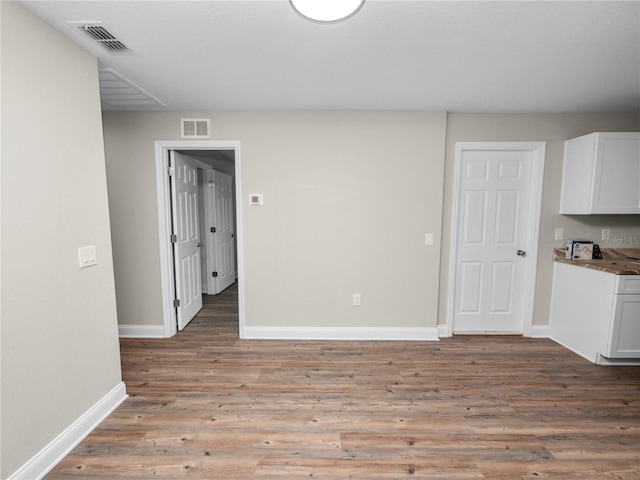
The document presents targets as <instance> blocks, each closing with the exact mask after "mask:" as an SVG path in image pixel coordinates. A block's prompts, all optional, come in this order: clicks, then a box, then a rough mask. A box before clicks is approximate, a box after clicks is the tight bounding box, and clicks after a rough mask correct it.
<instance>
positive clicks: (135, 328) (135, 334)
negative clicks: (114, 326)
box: [118, 325, 166, 338]
mask: <svg viewBox="0 0 640 480" xmlns="http://www.w3.org/2000/svg"><path fill="white" fill-rule="evenodd" d="M118 335H119V336H120V337H122V338H165V337H166V335H165V333H164V325H118Z"/></svg>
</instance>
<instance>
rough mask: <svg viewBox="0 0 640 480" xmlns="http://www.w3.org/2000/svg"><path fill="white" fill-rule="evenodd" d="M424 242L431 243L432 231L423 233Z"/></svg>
mask: <svg viewBox="0 0 640 480" xmlns="http://www.w3.org/2000/svg"><path fill="white" fill-rule="evenodd" d="M424 244H425V245H433V233H425V234H424Z"/></svg>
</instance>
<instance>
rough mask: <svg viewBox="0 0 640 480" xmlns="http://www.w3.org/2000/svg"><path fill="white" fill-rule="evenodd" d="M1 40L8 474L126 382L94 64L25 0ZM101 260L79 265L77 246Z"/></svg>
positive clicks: (10, 14)
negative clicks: (92, 264) (92, 249)
mask: <svg viewBox="0 0 640 480" xmlns="http://www.w3.org/2000/svg"><path fill="white" fill-rule="evenodd" d="M0 9H1V25H2V29H1V32H2V33H1V35H2V38H1V42H2V58H1V64H2V86H1V89H2V132H1V133H2V149H1V153H2V183H1V192H2V193H1V194H2V198H1V202H0V204H1V209H2V214H1V219H2V233H1V243H2V252H1V254H2V257H1V265H2V286H1V291H0V294H1V298H2V304H1V308H2V310H1V321H2V324H1V328H2V343H1V355H2V374H1V379H2V404H1V406H2V428H1V430H2V453H1V458H2V470H1V471H0V477H1V478H8V477H9V476H10V475H11V474H12V473H13V472H15V471H16V470H17V469H18V468H19V467H21V466H22V465H24V464H25V463H26V462H27V461H29V460H30V459H31V458H32V457H33V456H34V455H35V454H37V453H38V452H39V451H41V450H42V449H43V448H44V447H45V446H46V445H47V444H48V443H49V442H51V441H52V440H53V439H54V438H55V437H57V436H58V435H59V434H60V433H62V432H63V431H64V430H65V429H66V428H67V427H69V426H70V425H71V424H72V423H73V422H74V421H76V420H77V419H78V418H79V417H80V416H81V415H82V414H84V413H85V412H86V411H87V410H88V409H89V408H91V407H92V406H94V405H95V404H96V402H98V401H99V400H101V399H102V398H103V397H104V396H105V395H106V394H107V393H109V392H110V391H111V390H112V389H113V388H114V387H116V386H118V385H119V384H120V382H121V373H120V358H119V347H118V338H117V321H116V304H115V288H114V282H113V265H112V258H111V242H110V240H111V239H110V230H109V212H108V204H107V191H106V175H105V165H104V152H103V139H102V125H101V118H100V101H99V96H98V88H97V85H98V83H97V82H98V75H97V66H96V60H95V58H93V57H92V56H91V55H89V54H88V53H86V52H85V51H83V50H81V49H80V48H79V47H77V46H76V45H75V44H73V43H72V42H71V41H70V40H68V39H67V38H66V37H64V36H63V35H62V34H61V33H59V32H57V31H55V30H53V29H52V28H50V27H49V26H48V25H46V24H45V23H43V22H41V21H40V20H37V19H36V18H35V17H33V16H32V15H31V14H30V13H28V12H27V11H26V10H24V9H23V7H21V6H20V5H18V4H15V3H13V2H8V1H2V2H0ZM85 245H96V246H97V252H98V259H99V265H98V266H95V267H90V268H86V269H83V270H80V269H79V260H78V251H77V249H78V247H81V246H85Z"/></svg>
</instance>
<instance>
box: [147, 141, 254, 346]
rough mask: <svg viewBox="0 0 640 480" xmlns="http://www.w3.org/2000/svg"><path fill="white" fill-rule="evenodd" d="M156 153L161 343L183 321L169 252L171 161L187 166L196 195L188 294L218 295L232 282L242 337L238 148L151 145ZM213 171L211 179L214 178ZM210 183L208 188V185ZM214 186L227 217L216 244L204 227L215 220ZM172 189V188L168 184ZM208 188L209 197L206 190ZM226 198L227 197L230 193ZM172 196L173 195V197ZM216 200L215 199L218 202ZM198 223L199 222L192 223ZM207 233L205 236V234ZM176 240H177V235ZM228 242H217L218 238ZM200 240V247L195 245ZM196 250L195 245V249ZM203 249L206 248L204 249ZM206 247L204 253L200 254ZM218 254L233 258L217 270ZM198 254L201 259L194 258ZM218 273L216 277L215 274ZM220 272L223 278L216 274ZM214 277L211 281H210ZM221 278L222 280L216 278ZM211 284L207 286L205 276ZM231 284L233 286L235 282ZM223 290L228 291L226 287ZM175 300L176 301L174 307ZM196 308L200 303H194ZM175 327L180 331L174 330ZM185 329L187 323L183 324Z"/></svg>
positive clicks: (204, 144)
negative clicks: (221, 195) (221, 196)
mask: <svg viewBox="0 0 640 480" xmlns="http://www.w3.org/2000/svg"><path fill="white" fill-rule="evenodd" d="M155 147H156V184H157V198H158V223H159V245H160V256H161V259H160V269H161V286H162V310H163V324H164V335H165V337H171V336H173V335H175V334H176V332H177V331H178V329H179V328H180V329H181V328H183V327H184V325H186V323H185V319H184V318H181V310H180V304H181V302H182V299H180V298H179V297H180V292H181V291H182V286H181V281H183V282H184V278H182V277H181V276H180V275H181V274H180V272H179V271H177V270H180V268H179V266H176V265H175V264H174V250H175V243H174V242H176V241H177V239H176V237H175V236H173V235H175V233H176V232H174V231H173V228H172V225H173V224H174V220H175V217H176V215H177V213H176V204H174V203H172V181H171V179H172V178H174V177H172V175H174V174H175V173H176V172H175V167H174V166H173V165H172V163H171V162H172V158H174V159H175V158H176V157H180V158H182V159H183V160H185V161H186V162H187V163H188V164H189V165H191V166H192V169H193V171H194V172H195V173H194V175H196V176H197V178H196V180H195V182H196V184H197V186H196V188H197V190H199V191H200V195H197V194H195V195H194V198H198V199H200V200H199V201H198V200H196V201H197V203H198V205H197V213H196V215H198V218H197V219H196V220H195V223H197V224H198V227H197V228H198V230H199V231H198V235H197V238H198V240H196V242H197V243H198V247H197V248H198V250H196V252H197V254H196V255H193V256H192V258H193V259H194V260H193V261H192V262H191V264H192V268H191V269H190V270H189V275H190V278H189V281H190V282H192V283H191V287H192V288H191V293H192V294H193V295H195V296H198V295H199V296H201V295H202V292H205V293H209V292H220V291H222V290H224V288H226V287H225V286H224V282H226V283H228V284H231V283H234V282H235V281H237V290H238V313H239V331H240V336H242V334H243V326H244V301H243V298H244V288H243V278H244V276H243V261H242V258H243V255H242V245H243V243H242V238H243V237H242V221H241V220H242V208H241V202H240V198H241V191H240V190H241V188H240V185H241V182H240V171H241V169H240V164H241V159H240V143H239V142H236V141H230V142H225V141H157V142H156V143H155ZM215 171H217V172H218V174H217V175H216V174H215V173H214V172H215ZM210 182H211V183H210ZM215 182H219V183H220V185H222V184H226V185H227V186H226V187H225V188H226V190H227V191H226V192H225V195H226V197H225V199H223V200H225V201H226V202H227V207H229V208H230V210H231V213H230V214H227V218H226V219H225V220H224V222H225V225H221V227H220V228H222V229H223V230H224V232H223V235H220V236H218V241H216V235H215V234H216V233H217V231H215V232H214V231H213V230H214V229H215V230H217V228H218V226H217V225H210V223H211V222H209V221H207V218H208V217H209V216H215V214H216V212H214V211H213V209H214V208H216V207H214V203H215V199H213V198H212V196H211V195H212V192H213V191H215V190H216V189H215V188H214V187H215ZM173 183H174V184H175V183H176V182H173ZM209 188H211V190H210V191H207V189H209ZM230 192H232V193H230ZM174 193H175V192H174ZM219 200H220V199H219ZM198 220H200V221H198ZM207 229H208V230H209V231H208V232H207ZM178 236H179V235H178ZM226 236H228V237H230V239H225V240H224V241H220V240H219V239H220V238H223V237H224V238H226ZM200 238H202V240H203V241H201V240H200ZM200 244H201V245H200ZM207 244H208V245H207ZM205 245H206V248H205ZM216 248H219V249H220V250H224V252H226V254H227V255H232V256H233V260H234V261H233V262H226V263H225V264H224V265H223V267H224V268H222V269H221V268H220V262H218V263H217V264H216V262H215V258H216V255H215V253H216V252H215V249H216ZM200 253H201V254H200ZM218 270H220V271H218ZM222 270H224V272H223V271H222ZM216 273H217V275H216ZM221 273H224V275H221ZM209 275H210V276H211V278H212V279H213V280H214V281H210V280H209V278H207V277H208V276H209ZM220 277H225V278H223V279H222V280H223V282H217V281H216V280H218V278H220ZM236 279H237V280H236ZM227 286H228V285H227ZM176 300H178V301H176ZM199 300H200V302H201V298H200V299H199ZM178 323H180V327H179V326H178ZM187 323H188V321H187Z"/></svg>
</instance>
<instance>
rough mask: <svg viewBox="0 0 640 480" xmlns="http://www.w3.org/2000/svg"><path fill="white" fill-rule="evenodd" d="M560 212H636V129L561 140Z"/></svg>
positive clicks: (639, 184) (639, 209)
mask: <svg viewBox="0 0 640 480" xmlns="http://www.w3.org/2000/svg"><path fill="white" fill-rule="evenodd" d="M560 213H561V214H566V215H588V214H599V213H604V214H611V213H631V214H633V213H636V214H638V213H640V132H625V133H591V134H589V135H584V136H582V137H578V138H573V139H571V140H567V141H566V142H565V144H564V166H563V170H562V195H561V198H560Z"/></svg>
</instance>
